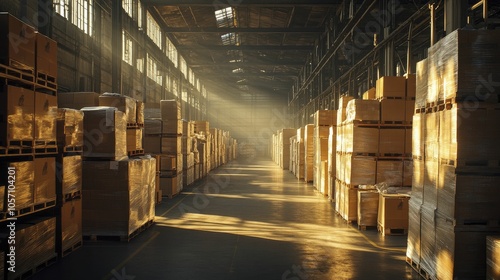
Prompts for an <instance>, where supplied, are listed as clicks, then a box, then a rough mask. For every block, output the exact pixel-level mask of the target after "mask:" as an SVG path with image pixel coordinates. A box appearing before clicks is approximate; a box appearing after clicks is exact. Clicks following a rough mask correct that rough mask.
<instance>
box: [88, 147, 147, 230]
mask: <svg viewBox="0 0 500 280" xmlns="http://www.w3.org/2000/svg"><path fill="white" fill-rule="evenodd" d="M155 172H156V161H155V159H154V158H148V157H141V158H137V159H129V160H122V161H84V162H83V194H82V197H84V199H83V207H82V213H83V214H82V216H83V218H82V224H83V234H84V235H102V236H118V237H121V238H128V237H129V236H130V234H132V233H133V232H134V231H136V230H137V229H138V228H139V227H141V226H143V225H144V224H145V223H147V222H148V221H150V220H151V219H152V216H153V215H154V212H153V213H151V212H152V211H154V204H155V179H156V178H155V175H156V174H155ZM110 199H111V200H112V201H113V203H110Z"/></svg>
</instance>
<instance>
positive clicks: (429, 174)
mask: <svg viewBox="0 0 500 280" xmlns="http://www.w3.org/2000/svg"><path fill="white" fill-rule="evenodd" d="M438 175H439V162H438V161H437V160H425V161H424V175H423V177H424V186H423V193H424V194H423V201H424V203H425V204H427V205H429V206H432V207H434V208H437V200H438V194H437V193H438V191H437V190H438V189H437V188H438V183H439V176H438Z"/></svg>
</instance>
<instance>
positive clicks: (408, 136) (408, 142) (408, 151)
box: [404, 128, 413, 155]
mask: <svg viewBox="0 0 500 280" xmlns="http://www.w3.org/2000/svg"><path fill="white" fill-rule="evenodd" d="M412 134H413V130H412V128H406V129H405V151H404V154H405V155H412V149H413V140H412Z"/></svg>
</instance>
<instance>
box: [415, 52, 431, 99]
mask: <svg viewBox="0 0 500 280" xmlns="http://www.w3.org/2000/svg"><path fill="white" fill-rule="evenodd" d="M428 67H429V66H428V59H427V58H426V59H423V60H421V61H419V62H417V74H416V78H415V79H416V81H415V107H416V108H424V107H425V103H426V102H427V91H428V90H429V85H428V83H427V80H428V75H427V73H428Z"/></svg>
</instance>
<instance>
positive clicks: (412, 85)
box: [406, 67, 418, 98]
mask: <svg viewBox="0 0 500 280" xmlns="http://www.w3.org/2000/svg"><path fill="white" fill-rule="evenodd" d="M417 71H418V67H417ZM416 84H417V75H416V74H409V75H406V98H415V95H416V90H417V87H416Z"/></svg>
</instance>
